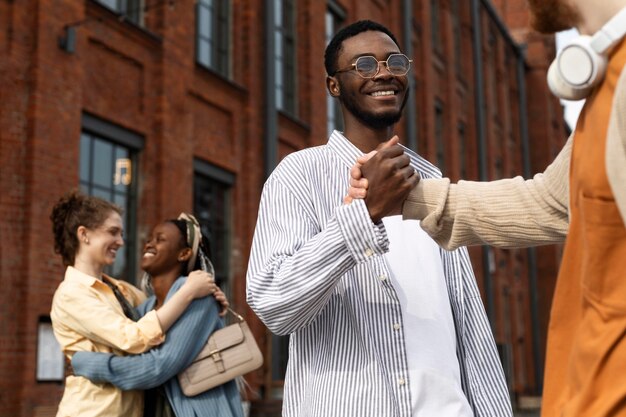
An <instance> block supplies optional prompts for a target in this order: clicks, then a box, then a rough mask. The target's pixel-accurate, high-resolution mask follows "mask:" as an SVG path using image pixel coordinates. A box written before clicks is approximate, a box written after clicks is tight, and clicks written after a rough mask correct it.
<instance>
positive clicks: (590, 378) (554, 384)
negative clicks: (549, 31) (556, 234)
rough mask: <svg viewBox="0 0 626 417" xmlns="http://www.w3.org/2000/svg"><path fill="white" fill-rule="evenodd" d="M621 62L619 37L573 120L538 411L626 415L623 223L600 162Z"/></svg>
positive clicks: (545, 415) (624, 47) (557, 415)
mask: <svg viewBox="0 0 626 417" xmlns="http://www.w3.org/2000/svg"><path fill="white" fill-rule="evenodd" d="M625 64H626V41H622V43H621V44H620V45H619V46H618V47H617V48H616V49H615V50H614V51H613V52H612V54H611V57H610V61H609V67H608V71H607V74H606V78H605V79H604V81H603V82H602V84H601V85H600V86H599V87H598V88H597V89H596V90H595V91H594V93H593V94H592V95H591V97H589V98H588V99H587V102H586V103H585V107H584V108H583V111H582V113H581V115H580V118H579V122H578V124H577V126H576V131H575V136H574V147H573V151H572V159H571V166H570V226H569V232H568V236H567V241H566V243H565V250H564V253H563V260H562V264H561V269H560V271H559V277H558V280H557V286H556V289H555V294H554V300H553V304H552V313H551V317H550V326H549V331H548V347H547V356H546V377H545V384H544V386H545V388H544V395H543V407H542V417H608V416H626V227H625V226H624V223H623V222H622V219H621V217H620V214H619V211H618V208H617V205H616V204H615V200H614V197H613V193H612V191H611V188H610V186H609V183H608V180H607V176H606V166H605V150H606V133H607V128H608V124H609V117H610V115H611V105H612V102H613V96H614V93H615V87H616V84H617V81H618V78H619V75H620V73H621V71H622V69H623V68H624V65H625ZM624 169H626V167H624ZM623 186H624V187H626V184H624V185H623Z"/></svg>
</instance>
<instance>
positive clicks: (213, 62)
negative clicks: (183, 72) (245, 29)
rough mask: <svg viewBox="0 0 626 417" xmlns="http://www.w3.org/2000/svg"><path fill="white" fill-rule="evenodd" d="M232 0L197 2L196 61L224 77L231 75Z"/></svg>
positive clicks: (199, 0) (202, 0) (204, 0)
mask: <svg viewBox="0 0 626 417" xmlns="http://www.w3.org/2000/svg"><path fill="white" fill-rule="evenodd" d="M229 46H230V1H229V0H198V2H197V3H196V61H197V62H198V63H199V64H200V65H202V66H205V67H207V68H210V69H212V70H214V71H216V72H217V73H219V74H221V75H223V76H224V77H228V76H229V56H228V50H229Z"/></svg>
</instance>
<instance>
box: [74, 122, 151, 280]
mask: <svg viewBox="0 0 626 417" xmlns="http://www.w3.org/2000/svg"><path fill="white" fill-rule="evenodd" d="M82 122H83V131H82V133H81V135H80V163H79V170H80V171H79V172H80V174H79V177H80V189H81V191H82V192H83V193H85V194H88V195H94V196H97V197H100V198H103V199H105V200H107V201H110V202H112V203H114V204H117V205H118V206H120V207H121V208H122V209H123V210H124V213H123V215H122V220H123V222H124V243H125V244H124V246H123V248H122V249H121V250H119V251H118V252H117V256H116V258H115V263H114V264H113V265H112V266H110V267H108V268H107V269H106V271H105V272H106V273H108V274H110V275H112V276H114V277H116V278H119V279H124V280H126V281H129V282H133V283H136V282H137V281H136V279H135V272H136V266H137V262H136V259H135V256H134V254H135V253H136V248H137V231H136V223H137V221H136V210H137V209H136V207H137V153H138V151H139V150H140V149H141V148H142V147H143V138H142V137H141V136H139V135H136V134H134V133H132V132H129V131H127V130H125V129H122V128H120V127H118V126H115V125H112V124H109V123H107V122H104V121H102V120H100V119H97V118H95V117H93V116H89V115H83V120H82Z"/></svg>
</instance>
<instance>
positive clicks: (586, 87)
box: [548, 8, 626, 100]
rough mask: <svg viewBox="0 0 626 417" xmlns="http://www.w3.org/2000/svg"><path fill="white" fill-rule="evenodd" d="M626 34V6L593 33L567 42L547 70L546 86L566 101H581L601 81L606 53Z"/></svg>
mask: <svg viewBox="0 0 626 417" xmlns="http://www.w3.org/2000/svg"><path fill="white" fill-rule="evenodd" d="M624 35H626V8H623V9H622V10H621V11H620V12H619V13H617V14H616V15H615V16H613V17H612V18H611V20H609V21H608V22H607V23H606V24H605V25H604V26H603V27H602V29H600V30H599V31H598V32H596V33H595V34H594V35H593V36H580V37H578V38H577V39H575V40H574V41H573V42H571V43H570V44H568V45H566V46H565V47H564V48H563V49H561V51H560V52H559V53H558V55H557V56H556V59H555V60H554V61H553V62H552V64H551V65H550V68H549V69H548V86H549V87H550V90H552V92H553V93H554V94H555V95H556V96H558V97H560V98H563V99H566V100H581V99H583V98H585V97H587V95H589V93H590V92H591V90H592V89H593V87H595V86H596V85H598V84H599V83H600V81H602V79H603V78H604V73H605V71H606V65H607V53H608V52H609V50H610V49H611V48H612V47H613V46H615V44H617V43H618V42H619V41H620V40H621V39H622V38H623V37H624Z"/></svg>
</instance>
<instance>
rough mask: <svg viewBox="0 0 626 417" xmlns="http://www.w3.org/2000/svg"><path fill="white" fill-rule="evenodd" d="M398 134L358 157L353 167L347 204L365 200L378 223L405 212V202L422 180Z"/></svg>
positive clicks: (345, 199)
mask: <svg viewBox="0 0 626 417" xmlns="http://www.w3.org/2000/svg"><path fill="white" fill-rule="evenodd" d="M399 141H400V139H399V138H398V136H394V137H392V138H391V139H389V140H388V141H387V142H383V143H382V144H381V145H379V146H378V148H376V150H374V151H371V152H370V153H368V154H365V155H363V156H360V157H359V158H357V161H356V163H355V164H354V165H353V166H352V168H351V169H350V188H349V189H348V195H347V196H346V197H345V198H344V203H346V204H349V203H351V202H352V200H354V199H364V200H365V205H366V206H367V210H368V212H369V214H370V218H371V219H372V221H373V222H374V223H377V222H379V221H380V220H381V219H382V218H383V217H386V216H390V215H394V214H401V213H402V204H403V203H404V200H405V199H406V197H407V196H408V195H409V192H410V191H411V190H412V189H413V188H414V187H415V186H416V185H417V183H418V182H419V180H420V176H419V174H418V173H417V172H416V171H415V170H414V169H413V168H412V167H411V165H410V162H411V160H410V158H409V157H408V155H406V154H405V153H404V149H403V148H402V146H400V145H399V144H398V143H399Z"/></svg>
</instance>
